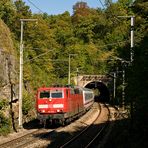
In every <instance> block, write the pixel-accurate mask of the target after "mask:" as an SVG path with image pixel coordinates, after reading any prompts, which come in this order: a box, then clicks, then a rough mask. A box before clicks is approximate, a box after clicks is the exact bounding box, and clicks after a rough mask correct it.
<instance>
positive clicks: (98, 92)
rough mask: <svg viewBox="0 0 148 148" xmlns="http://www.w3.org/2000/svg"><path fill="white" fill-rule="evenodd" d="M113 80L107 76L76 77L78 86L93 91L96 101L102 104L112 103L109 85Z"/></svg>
mask: <svg viewBox="0 0 148 148" xmlns="http://www.w3.org/2000/svg"><path fill="white" fill-rule="evenodd" d="M111 81H112V79H111V78H110V77H108V76H106V75H81V76H77V77H75V82H76V85H78V86H80V87H86V88H90V89H93V90H94V92H95V100H96V101H101V102H109V101H110V90H109V88H108V85H109V84H110V83H111Z"/></svg>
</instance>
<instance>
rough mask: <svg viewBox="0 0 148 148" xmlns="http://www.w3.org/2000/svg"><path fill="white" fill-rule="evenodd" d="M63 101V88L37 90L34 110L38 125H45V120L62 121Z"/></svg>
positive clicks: (64, 110) (64, 108) (64, 106)
mask: <svg viewBox="0 0 148 148" xmlns="http://www.w3.org/2000/svg"><path fill="white" fill-rule="evenodd" d="M64 100H65V91H64V89H63V88H39V89H38V92H37V100H36V108H37V116H38V119H39V120H40V123H45V122H46V121H47V120H49V121H53V120H56V119H58V120H59V119H61V120H62V119H63V116H64V112H66V105H65V104H64V103H65V102H64Z"/></svg>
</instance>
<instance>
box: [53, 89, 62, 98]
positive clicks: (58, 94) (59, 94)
mask: <svg viewBox="0 0 148 148" xmlns="http://www.w3.org/2000/svg"><path fill="white" fill-rule="evenodd" d="M50 93H51V98H63V93H62V91H61V90H56V91H51V92H50Z"/></svg>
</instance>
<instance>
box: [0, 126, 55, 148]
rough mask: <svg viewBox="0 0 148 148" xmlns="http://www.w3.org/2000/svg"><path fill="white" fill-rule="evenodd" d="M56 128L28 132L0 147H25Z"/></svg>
mask: <svg viewBox="0 0 148 148" xmlns="http://www.w3.org/2000/svg"><path fill="white" fill-rule="evenodd" d="M53 131H54V130H52V129H51V130H47V129H37V130H35V131H33V132H30V133H27V134H25V135H23V136H20V137H17V138H15V139H12V140H10V141H7V142H5V143H2V144H0V148H24V147H27V146H28V145H30V144H31V143H34V142H35V141H37V140H39V139H40V138H43V137H46V136H49V134H50V133H51V132H53Z"/></svg>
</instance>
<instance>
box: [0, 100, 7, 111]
mask: <svg viewBox="0 0 148 148" xmlns="http://www.w3.org/2000/svg"><path fill="white" fill-rule="evenodd" d="M8 105H9V102H8V100H6V99H3V100H0V110H2V109H4V108H5V107H7V106H8Z"/></svg>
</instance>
